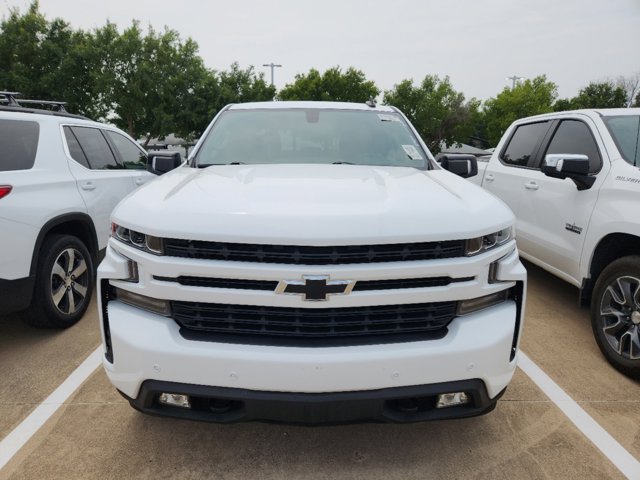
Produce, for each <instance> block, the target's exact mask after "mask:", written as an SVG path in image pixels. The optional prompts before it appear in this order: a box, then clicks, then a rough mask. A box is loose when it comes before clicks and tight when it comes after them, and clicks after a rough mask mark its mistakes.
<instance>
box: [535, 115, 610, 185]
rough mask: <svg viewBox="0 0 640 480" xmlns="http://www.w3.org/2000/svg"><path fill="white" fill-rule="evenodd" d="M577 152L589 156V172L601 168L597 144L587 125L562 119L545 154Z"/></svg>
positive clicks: (595, 171)
mask: <svg viewBox="0 0 640 480" xmlns="http://www.w3.org/2000/svg"><path fill="white" fill-rule="evenodd" d="M549 153H578V154H581V155H586V156H587V157H589V173H597V172H599V171H600V168H602V158H601V157H600V151H599V150H598V145H597V144H596V141H595V140H594V139H593V135H591V130H590V129H589V127H588V126H587V125H586V124H585V123H583V122H581V121H579V120H563V121H562V122H560V125H559V126H558V128H557V129H556V133H555V134H554V135H553V138H552V139H551V143H549V148H547V152H546V153H545V155H546V154H549Z"/></svg>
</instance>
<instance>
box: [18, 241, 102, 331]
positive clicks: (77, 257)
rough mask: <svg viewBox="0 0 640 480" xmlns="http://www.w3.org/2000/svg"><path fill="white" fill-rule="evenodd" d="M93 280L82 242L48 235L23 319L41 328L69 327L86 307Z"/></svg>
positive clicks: (90, 266) (88, 259) (90, 259)
mask: <svg viewBox="0 0 640 480" xmlns="http://www.w3.org/2000/svg"><path fill="white" fill-rule="evenodd" d="M93 284H94V271H93V260H92V258H91V254H90V253H89V250H88V249H87V247H86V246H85V244H84V243H82V241H80V240H79V239H78V238H77V237H74V236H72V235H50V236H48V237H47V238H46V239H45V241H44V243H43V252H42V253H41V254H40V257H39V259H38V267H37V271H36V283H35V291H34V294H33V299H32V302H31V306H30V307H29V309H28V310H27V315H26V318H25V320H26V322H27V323H28V324H30V325H32V326H34V327H40V328H67V327H70V326H71V325H73V324H75V323H76V322H77V321H78V320H80V319H81V318H82V316H83V315H84V313H85V312H86V311H87V308H88V307H89V303H90V301H91V294H92V292H93Z"/></svg>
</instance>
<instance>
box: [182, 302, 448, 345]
mask: <svg viewBox="0 0 640 480" xmlns="http://www.w3.org/2000/svg"><path fill="white" fill-rule="evenodd" d="M456 306H457V305H456V302H438V303H420V304H409V305H382V306H369V307H348V308H319V309H316V308H286V307H264V306H252V305H227V304H212V303H196V302H182V301H174V302H172V317H173V319H174V320H175V321H176V322H177V323H178V324H179V325H180V326H181V327H182V328H183V329H185V330H187V331H191V332H198V333H206V334H227V335H235V336H238V335H240V336H254V337H255V336H259V337H262V338H273V337H275V338H278V337H280V338H289V339H295V340H297V341H299V342H300V344H304V341H305V340H331V339H335V338H344V337H351V338H357V337H367V338H372V339H373V338H378V339H379V338H380V337H384V336H394V335H398V334H418V333H434V332H441V331H443V330H445V329H446V326H447V325H448V324H449V322H450V321H451V320H452V319H453V318H454V316H455V312H456Z"/></svg>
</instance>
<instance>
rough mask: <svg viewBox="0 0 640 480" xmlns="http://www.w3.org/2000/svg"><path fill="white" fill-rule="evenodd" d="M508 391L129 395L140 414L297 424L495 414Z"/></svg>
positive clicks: (187, 388)
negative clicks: (176, 402) (443, 400)
mask: <svg viewBox="0 0 640 480" xmlns="http://www.w3.org/2000/svg"><path fill="white" fill-rule="evenodd" d="M449 392H466V393H467V395H470V397H471V401H470V403H468V404H466V405H459V406H454V407H446V408H436V402H437V397H438V395H439V394H441V393H449ZM161 393H174V394H183V395H189V398H190V402H191V408H183V407H177V406H169V405H166V404H162V403H160V402H159V400H158V399H159V397H160V394H161ZM503 393H504V390H503V391H502V392H500V394H498V395H497V396H496V397H495V398H489V396H488V394H487V390H486V388H485V385H484V382H482V381H481V380H479V379H472V380H461V381H455V382H445V383H436V384H430V385H417V386H410V387H395V388H386V389H382V390H369V391H357V392H337V393H289V392H260V391H254V390H244V389H239V388H223V387H210V386H203V385H190V384H182V383H173V382H161V381H157V380H147V381H145V382H144V383H143V384H142V387H141V389H140V392H139V394H138V397H137V398H135V399H133V398H129V397H127V396H126V395H124V396H125V398H127V400H129V403H131V405H132V406H133V407H134V408H135V409H137V410H140V411H141V412H144V413H148V414H152V415H162V416H169V417H178V418H185V419H189V420H198V421H206V422H215V423H235V422H243V421H253V420H260V421H272V422H284V423H298V424H340V423H356V422H367V421H371V422H392V423H411V422H421V421H426V420H442V419H449V418H462V417H473V416H476V415H483V414H485V413H488V412H490V411H491V410H493V409H494V408H495V406H496V403H497V401H498V399H499V398H500V397H501V396H502V394H503Z"/></svg>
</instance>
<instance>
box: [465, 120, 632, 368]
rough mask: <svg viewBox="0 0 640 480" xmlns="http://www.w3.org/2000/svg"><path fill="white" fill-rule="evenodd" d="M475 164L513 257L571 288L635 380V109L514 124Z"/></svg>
mask: <svg viewBox="0 0 640 480" xmlns="http://www.w3.org/2000/svg"><path fill="white" fill-rule="evenodd" d="M478 166H479V170H480V175H476V176H473V177H470V180H471V181H472V182H475V183H476V184H479V185H482V187H484V188H485V189H486V190H488V191H489V192H491V193H493V194H495V195H496V196H498V197H499V198H500V199H502V200H503V201H504V202H505V203H506V204H507V205H509V207H511V209H512V210H513V212H514V213H515V215H516V226H517V230H518V249H519V251H520V255H522V257H523V258H525V259H527V260H530V261H531V262H532V263H535V264H536V265H539V266H541V267H542V268H544V269H545V270H548V271H549V272H551V273H553V274H554V275H557V276H558V277H560V278H562V279H563V280H566V281H567V282H569V283H571V284H573V285H575V286H576V287H578V288H579V289H580V300H581V301H582V302H583V303H588V302H590V306H591V326H592V329H593V333H594V335H595V338H596V341H597V343H598V346H599V347H600V350H601V351H602V353H603V354H604V356H605V357H606V358H607V360H608V361H609V362H610V363H611V364H612V365H613V366H614V367H616V368H617V369H618V370H620V371H621V372H623V373H625V374H627V375H629V376H632V377H635V378H640V109H639V108H621V109H602V110H578V111H570V112H559V113H553V114H546V115H538V116H535V117H529V118H523V119H521V120H518V121H516V122H514V123H513V125H511V126H510V127H509V129H508V130H507V131H506V132H505V134H504V135H503V137H502V139H501V140H500V143H499V144H498V146H497V148H496V150H495V152H494V154H493V155H492V157H491V159H490V160H489V162H488V163H483V162H479V163H478Z"/></svg>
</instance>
